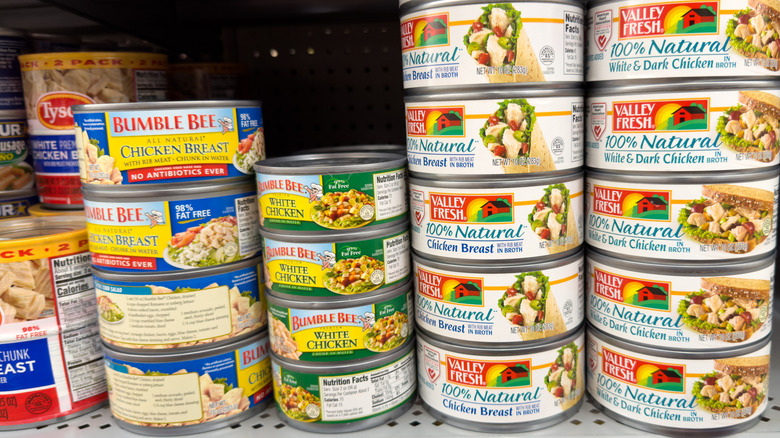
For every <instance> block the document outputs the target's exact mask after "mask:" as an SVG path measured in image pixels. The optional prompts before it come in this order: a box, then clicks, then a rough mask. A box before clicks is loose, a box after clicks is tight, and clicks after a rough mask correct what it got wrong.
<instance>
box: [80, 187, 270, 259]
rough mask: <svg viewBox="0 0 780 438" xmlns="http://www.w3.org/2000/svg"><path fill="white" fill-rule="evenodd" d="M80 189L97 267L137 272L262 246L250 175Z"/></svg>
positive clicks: (243, 253)
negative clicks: (234, 179)
mask: <svg viewBox="0 0 780 438" xmlns="http://www.w3.org/2000/svg"><path fill="white" fill-rule="evenodd" d="M82 190H83V191H84V211H85V213H86V216H87V231H88V233H89V242H90V243H89V248H90V251H91V252H92V263H93V264H94V265H95V266H96V267H99V268H102V269H106V270H108V271H116V272H136V273H137V272H149V271H176V270H179V269H195V268H205V267H209V266H217V265H223V264H226V263H232V262H237V261H239V260H243V259H247V258H251V257H254V256H255V255H256V254H257V253H258V251H259V250H260V234H259V233H258V223H259V220H258V213H257V196H256V195H255V191H254V187H253V184H252V183H251V182H250V181H247V180H244V181H243V182H220V183H213V182H212V183H208V184H205V183H201V184H194V185H190V186H183V187H182V186H180V185H177V184H161V185H157V186H155V188H154V189H149V188H147V187H145V186H143V185H136V186H129V187H114V188H112V187H108V186H106V187H100V188H97V187H95V186H92V185H85V186H84V188H83V189H82Z"/></svg>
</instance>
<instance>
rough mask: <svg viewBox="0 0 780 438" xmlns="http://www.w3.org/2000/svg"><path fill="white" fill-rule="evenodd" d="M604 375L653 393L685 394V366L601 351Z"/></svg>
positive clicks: (605, 349) (607, 350) (603, 349)
mask: <svg viewBox="0 0 780 438" xmlns="http://www.w3.org/2000/svg"><path fill="white" fill-rule="evenodd" d="M601 357H602V371H603V372H604V374H606V375H608V376H611V377H614V378H615V379H617V380H620V381H622V382H626V383H628V384H631V385H636V386H641V387H645V388H649V389H652V390H653V391H664V392H675V393H680V394H684V393H685V365H674V364H664V363H655V362H648V361H644V360H641V359H637V358H634V357H631V356H625V355H623V354H620V353H617V352H614V351H612V350H609V349H607V348H603V347H602V349H601Z"/></svg>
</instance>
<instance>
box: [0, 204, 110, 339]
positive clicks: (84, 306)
mask: <svg viewBox="0 0 780 438" xmlns="http://www.w3.org/2000/svg"><path fill="white" fill-rule="evenodd" d="M87 248H88V240H87V230H86V229H85V228H84V220H83V218H81V219H79V218H75V217H65V216H61V217H46V218H38V217H26V218H15V219H8V220H4V221H3V222H2V226H0V296H1V297H2V299H1V300H0V310H1V311H0V316H1V319H2V323H1V324H0V342H9V341H13V340H16V339H29V338H32V337H46V336H48V335H50V334H53V333H58V332H61V331H72V330H75V329H74V327H81V326H83V325H86V324H95V325H96V324H97V321H96V317H95V298H94V297H95V295H94V293H95V292H94V284H93V282H92V275H91V269H90V263H89V259H90V257H89V252H88V249H87Z"/></svg>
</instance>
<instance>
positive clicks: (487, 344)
mask: <svg viewBox="0 0 780 438" xmlns="http://www.w3.org/2000/svg"><path fill="white" fill-rule="evenodd" d="M584 22H585V18H584V10H583V7H582V5H581V4H580V3H579V2H575V1H556V2H538V1H537V2H535V1H518V2H511V3H499V4H492V3H491V4H488V3H487V2H479V1H452V2H432V1H410V2H406V3H404V4H402V5H401V36H402V56H403V79H404V87H405V101H406V121H407V125H406V126H407V153H408V160H409V171H410V174H411V178H410V186H409V188H410V207H411V215H412V219H411V221H412V249H413V258H414V273H415V296H416V322H417V325H418V330H419V334H418V345H417V353H418V357H419V360H418V378H419V379H420V386H419V388H420V396H421V398H422V402H423V405H424V406H425V408H426V409H427V410H428V411H429V412H430V413H431V415H433V416H434V417H435V418H437V419H439V420H441V421H443V422H446V423H449V424H452V425H455V426H458V427H462V428H466V429H472V430H478V431H496V432H509V431H516V430H532V429H538V428H541V427H546V426H549V425H552V424H555V423H558V422H561V421H563V420H564V419H565V418H567V417H569V416H571V415H574V413H575V412H576V411H577V409H578V408H579V406H580V404H581V403H582V400H583V395H584V387H585V380H584V367H585V363H584V333H583V330H582V329H581V326H582V323H583V321H584V311H583V294H584V291H583V281H584V280H583V263H584V261H583V253H582V250H581V247H582V241H583V238H584V237H583V203H584V196H583V195H584V193H583V185H584V181H583V174H582V171H581V167H582V166H583V164H584V163H583V161H584V154H583V138H582V135H583V133H582V130H583V124H584V97H583V90H582V88H581V87H582V74H583V39H584V32H585V27H584Z"/></svg>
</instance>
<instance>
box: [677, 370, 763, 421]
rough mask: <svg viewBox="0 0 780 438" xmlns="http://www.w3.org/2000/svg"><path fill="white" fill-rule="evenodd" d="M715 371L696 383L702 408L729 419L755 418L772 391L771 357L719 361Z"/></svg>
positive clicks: (694, 387)
mask: <svg viewBox="0 0 780 438" xmlns="http://www.w3.org/2000/svg"><path fill="white" fill-rule="evenodd" d="M714 368H715V371H713V372H711V373H707V374H704V375H703V376H701V377H700V378H699V380H697V381H696V382H694V383H693V390H692V394H693V396H694V397H696V401H697V402H698V403H699V406H701V407H702V408H703V409H705V410H707V411H709V412H712V413H715V414H723V415H727V416H728V417H729V418H745V417H749V416H751V415H753V414H754V413H755V412H756V409H757V408H758V407H759V406H760V405H761V403H762V402H763V401H764V398H766V396H767V391H768V390H769V387H768V386H769V385H768V377H769V356H768V355H766V356H756V357H737V358H729V359H717V360H715V366H714Z"/></svg>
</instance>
